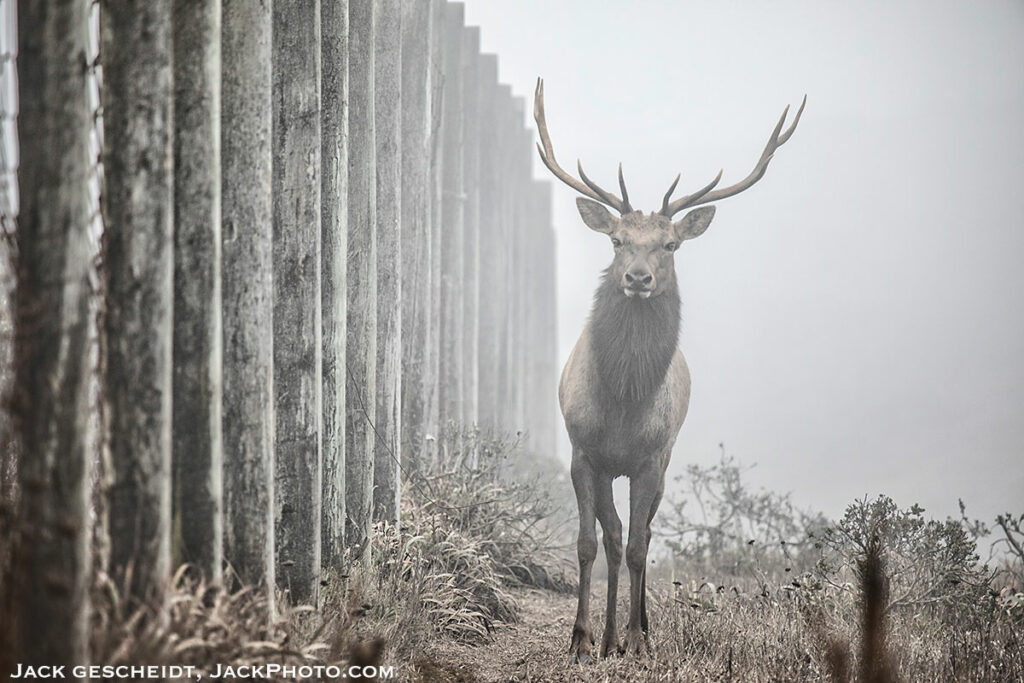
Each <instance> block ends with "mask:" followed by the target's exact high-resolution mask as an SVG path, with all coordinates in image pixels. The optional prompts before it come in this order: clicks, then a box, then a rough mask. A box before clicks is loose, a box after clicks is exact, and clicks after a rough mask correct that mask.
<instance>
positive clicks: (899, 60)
mask: <svg viewBox="0 0 1024 683" xmlns="http://www.w3.org/2000/svg"><path fill="white" fill-rule="evenodd" d="M466 21H467V23H468V24H472V25H479V26H480V27H481V36H482V46H483V49H484V50H485V51H488V52H495V53H497V54H498V55H499V68H500V77H501V78H502V79H503V81H504V82H507V83H511V84H512V87H513V90H514V92H515V93H516V94H518V95H522V96H526V100H527V111H528V112H532V102H533V97H532V93H533V86H534V83H535V80H536V78H537V76H543V77H544V79H545V100H546V109H547V112H546V113H547V120H548V127H549V130H550V132H551V136H552V141H553V145H554V148H555V152H556V154H557V157H558V159H559V161H560V163H561V164H562V166H563V167H565V168H567V169H569V168H572V166H573V164H572V162H573V160H574V159H575V158H576V157H579V158H581V159H582V161H583V164H584V168H585V169H586V170H587V173H588V175H590V176H591V177H592V178H594V179H595V180H597V182H599V183H601V184H602V185H604V186H606V187H610V188H611V189H616V190H617V187H616V183H615V175H614V173H615V168H616V166H617V164H618V162H619V161H621V162H622V163H623V167H624V170H625V177H626V182H627V187H628V189H629V194H630V199H631V200H632V203H633V205H634V206H637V207H638V208H643V209H644V210H645V211H650V210H653V209H657V208H659V207H660V201H661V196H662V194H663V193H664V192H665V190H666V189H667V187H668V185H669V183H670V182H671V180H672V178H674V177H675V175H676V173H678V172H680V171H681V172H682V174H683V179H682V180H681V181H680V186H679V190H678V194H682V193H686V192H692V191H693V190H695V189H696V188H698V187H700V186H703V185H704V184H705V183H707V182H708V181H709V180H710V179H711V178H713V177H714V175H715V173H717V172H718V169H719V168H724V169H725V174H724V176H723V179H722V186H725V185H728V184H731V183H734V182H736V181H737V180H739V179H741V178H743V177H745V176H746V175H747V173H748V172H749V171H750V169H751V168H752V167H753V164H754V163H755V162H756V160H757V158H758V156H759V155H760V153H761V150H762V148H763V146H764V144H765V141H766V140H767V138H768V135H769V133H770V132H771V130H772V128H773V126H774V124H775V122H776V120H777V118H778V116H779V115H780V114H781V112H782V109H783V107H784V106H785V105H786V104H792V105H793V109H794V110H795V108H796V107H797V106H798V105H799V102H800V99H801V97H802V96H803V94H804V93H807V95H808V103H807V109H806V111H805V113H804V117H803V119H802V120H801V123H800V126H799V128H798V129H797V131H796V133H795V134H794V135H793V137H792V138H791V139H790V141H789V142H788V143H787V144H786V145H785V146H784V147H782V148H781V149H780V150H779V151H778V152H777V153H776V155H775V158H774V160H773V161H772V163H771V166H770V167H769V169H768V173H767V174H766V176H765V178H764V179H762V180H761V182H760V183H758V184H757V185H755V186H754V187H753V188H752V189H750V190H748V191H747V192H745V193H743V194H741V195H739V196H737V197H733V198H730V199H727V200H724V201H722V202H719V203H718V205H717V206H718V213H717V215H716V218H715V220H714V222H713V223H712V225H711V227H710V228H709V229H708V231H707V232H706V233H705V234H704V235H703V236H702V237H700V238H698V239H696V240H694V241H690V242H686V243H685V244H684V245H683V247H682V248H681V249H680V250H679V251H678V252H677V255H676V266H677V272H678V275H679V282H680V287H681V291H682V298H683V328H682V335H681V340H680V344H681V347H682V349H683V352H684V354H685V355H686V358H687V361H688V363H689V365H690V371H691V374H692V376H693V391H692V395H691V400H690V413H689V416H688V417H687V420H686V424H684V425H683V429H682V432H681V433H680V436H679V440H678V442H677V444H676V449H675V454H674V457H673V463H672V467H671V468H670V473H674V472H675V473H678V472H679V471H681V470H682V468H683V466H684V465H685V464H686V463H688V462H699V463H702V464H710V463H712V462H714V461H715V460H716V459H717V457H718V443H719V442H722V441H724V442H725V445H726V450H727V451H728V452H729V453H730V454H732V455H734V456H736V457H737V458H739V459H740V460H741V461H743V462H744V463H747V464H753V463H757V467H756V469H755V470H753V471H752V472H751V473H750V474H749V475H748V476H749V480H750V482H751V483H752V484H754V485H755V486H764V487H766V488H768V489H771V490H776V491H780V492H786V491H791V492H792V496H793V499H794V501H795V502H796V503H797V504H799V505H801V506H806V507H811V508H814V509H818V510H822V511H824V512H825V513H827V514H829V515H832V516H837V515H840V514H841V513H842V510H843V508H844V506H845V505H846V504H847V503H849V502H850V501H852V500H853V499H854V498H857V497H860V496H863V495H865V494H867V495H871V496H874V495H876V494H878V493H880V492H884V493H887V494H890V495H892V496H893V497H894V498H895V499H896V501H897V503H898V504H900V505H901V506H904V507H905V506H909V505H910V504H912V503H915V502H917V503H920V504H921V505H923V506H924V507H925V508H926V509H927V510H928V512H929V514H931V515H934V516H936V517H939V518H942V517H945V516H946V515H956V514H957V508H956V504H957V498H958V497H961V498H963V499H964V501H965V502H966V504H967V506H968V512H969V513H970V514H972V515H974V516H978V517H982V518H985V519H989V520H991V518H992V517H993V516H994V515H995V514H996V513H998V512H1002V511H1016V512H1021V511H1022V510H1024V495H1022V491H1024V359H1022V357H1021V352H1022V351H1024V268H1022V267H1021V266H1020V264H1019V261H1020V260H1021V259H1022V258H1024V219H1022V215H1024V192H1022V191H1021V190H1020V188H1019V186H1020V184H1021V182H1022V181H1024V133H1022V125H1024V71H1022V65H1024V4H1021V3H1020V2H1011V1H1002V2H995V1H993V2H984V3H963V2H936V1H934V0H929V1H918V2H898V3H890V2H881V1H878V2H853V3H851V2H846V3H816V2H802V3H798V2H773V3H763V2H730V3H723V2H677V1H671V0H663V1H655V0H647V1H643V2H624V1H623V2H599V1H597V0H558V1H557V2H551V1H549V0H517V1H516V2H511V1H509V0H467V2H466ZM528 125H529V127H530V129H531V130H534V129H535V126H534V124H533V121H532V118H530V120H529V123H528ZM535 175H536V176H537V177H542V178H543V177H549V175H548V173H547V171H546V170H545V169H544V168H543V166H542V165H541V164H540V163H539V162H538V161H537V160H536V159H535ZM553 182H555V191H554V221H555V229H556V234H557V248H558V268H559V282H558V286H559V292H558V304H559V316H560V318H559V320H560V326H559V330H558V334H559V355H560V358H559V362H560V363H564V361H565V358H566V357H567V356H568V353H569V351H570V350H571V348H572V345H573V344H574V343H575V340H576V338H577V336H578V335H579V332H580V330H581V329H582V326H583V324H584V321H585V318H586V315H587V313H588V311H589V306H590V301H591V295H592V293H593V290H594V288H595V286H596V284H597V280H598V275H599V272H600V271H601V269H603V268H604V267H605V266H606V265H607V264H608V263H609V262H610V261H611V257H612V248H611V245H610V243H609V240H608V238H607V237H606V236H604V235H600V234H598V233H595V232H592V231H590V230H589V229H587V228H586V227H585V226H584V225H583V224H582V222H581V221H580V219H579V217H578V214H577V213H576V209H575V197H576V196H577V195H576V193H575V192H574V191H572V190H571V189H570V188H568V187H566V186H564V185H562V184H561V183H558V182H557V181H554V180H553ZM552 390H554V387H552ZM559 424H560V425H561V422H559ZM560 433H561V434H562V439H563V442H564V443H563V452H562V453H561V454H560V455H561V457H563V458H565V459H566V460H567V459H568V441H567V440H565V438H564V429H560Z"/></svg>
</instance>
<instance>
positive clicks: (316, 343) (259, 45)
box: [0, 0, 556, 664]
mask: <svg viewBox="0 0 1024 683" xmlns="http://www.w3.org/2000/svg"><path fill="white" fill-rule="evenodd" d="M14 5H15V0H0V16H2V17H3V27H2V31H0V52H2V54H0V98H2V99H0V108H2V111H0V128H2V132H3V140H2V143H3V147H2V151H3V156H2V157H0V162H2V167H0V181H2V182H0V200H2V201H0V207H2V209H3V222H4V226H5V231H6V234H8V235H10V237H11V239H10V240H9V241H8V243H7V245H8V247H9V249H8V251H9V252H10V256H11V258H12V260H11V263H10V267H8V266H7V264H5V270H4V276H5V278H6V280H5V281H10V282H12V283H13V286H12V289H13V291H11V292H10V296H9V297H7V296H5V297H4V301H3V304H4V305H3V306H2V307H0V310H2V311H3V312H4V317H3V320H2V323H3V327H2V328H0V331H2V332H3V337H2V348H0V359H3V360H4V365H3V368H4V374H3V379H4V380H5V389H6V392H7V393H8V395H9V397H10V405H11V411H10V415H9V416H6V417H10V418H12V419H11V420H7V422H9V423H10V424H9V425H8V427H9V430H8V432H7V434H8V437H7V440H6V441H5V443H4V461H3V463H2V472H3V476H4V481H3V487H2V491H3V496H4V502H5V505H9V506H11V507H12V509H17V510H18V515H19V519H20V520H21V522H22V529H23V532H22V533H21V535H20V538H21V545H20V548H21V550H20V551H19V552H23V553H24V554H23V558H24V562H25V566H26V567H27V571H25V572H24V573H23V574H22V576H23V581H24V582H28V584H29V585H24V586H21V587H20V588H21V589H22V590H19V591H18V592H17V593H16V595H17V598H16V602H18V604H19V609H18V612H19V613H20V615H21V635H22V641H23V645H24V648H25V658H24V660H23V661H25V662H26V663H32V662H39V663H46V664H57V663H61V662H65V661H66V662H77V661H81V660H82V659H83V658H84V657H85V656H86V654H85V642H86V641H85V633H86V614H87V608H88V605H87V601H88V598H87V590H86V589H87V586H88V582H89V577H90V576H91V574H92V570H93V569H94V568H95V567H94V566H93V562H94V561H95V560H94V555H93V553H92V551H91V548H92V549H98V550H99V552H98V553H97V555H96V556H98V557H99V558H100V560H99V563H100V564H101V565H103V566H104V567H105V568H109V570H110V571H111V572H112V573H113V574H114V575H115V576H120V577H123V576H125V575H126V571H127V570H128V569H129V568H130V569H131V572H130V574H129V575H130V576H131V582H130V584H128V585H127V591H128V595H127V596H126V597H128V598H130V599H134V600H149V599H155V598H158V597H159V595H160V592H161V588H162V586H164V585H165V582H166V580H167V577H168V574H169V572H170V570H171V567H172V566H173V565H175V564H177V563H179V562H182V561H191V562H193V563H195V565H196V567H197V568H198V569H199V570H200V571H201V572H202V573H203V574H204V575H205V576H207V577H208V578H209V579H211V580H214V581H217V580H221V575H222V571H223V569H224V567H228V568H230V571H231V572H232V576H233V577H237V579H238V580H240V581H242V582H246V583H255V584H259V585H263V586H274V585H277V586H280V587H283V588H285V589H287V590H288V591H290V596H291V599H292V600H294V601H316V600H317V599H318V595H317V591H318V587H319V585H320V579H321V577H322V576H323V575H324V573H325V572H329V571H331V570H335V569H338V568H339V567H340V566H341V564H342V561H343V558H344V556H345V553H346V551H349V552H351V553H352V554H353V556H359V555H360V554H362V556H364V557H365V556H367V554H366V553H365V552H364V546H365V544H366V541H367V539H368V537H369V536H370V535H371V533H372V524H373V522H374V521H375V520H390V521H392V522H394V521H396V520H398V518H399V509H400V507H399V501H400V496H401V488H402V484H403V480H404V479H405V476H406V472H407V471H408V470H410V469H411V468H413V467H414V466H419V465H422V464H424V461H425V459H430V458H433V457H435V456H436V449H437V448H438V445H439V444H440V443H441V441H442V435H443V434H445V433H446V431H449V432H450V431H457V430H452V429H449V427H450V426H452V427H458V428H461V429H462V430H464V432H465V431H469V432H472V431H473V430H479V431H480V432H482V433H485V434H494V435H507V434H516V433H520V432H521V433H523V434H525V437H524V440H523V448H524V449H526V450H529V451H533V452H535V453H537V454H539V455H541V456H548V457H551V456H553V452H554V447H555V446H554V444H555V437H554V434H555V427H554V415H555V407H554V401H555V386H556V374H555V336H554V335H555V308H554V301H555V260H554V237H553V234H552V226H551V220H550V212H551V207H550V204H551V195H550V189H549V187H548V185H547V184H546V183H542V182H539V181H536V180H534V179H533V178H532V172H531V157H532V154H533V139H532V132H531V131H530V130H528V129H527V128H526V127H525V120H526V119H525V110H526V107H527V105H526V103H525V101H524V100H523V99H522V98H520V97H517V96H515V95H513V94H512V92H511V90H510V88H509V87H508V86H507V85H503V84H501V83H500V82H499V81H498V59H497V57H496V56H494V55H488V54H481V52H480V30H479V29H478V28H476V27H469V26H466V24H465V16H464V8H463V6H462V5H461V4H460V3H451V2H443V1H441V0H424V1H422V2H404V1H401V0H347V2H346V1H340V2H327V0H324V1H323V2H318V1H317V0H275V1H274V2H273V3H272V7H271V3H257V2H247V1H241V0H223V1H221V0H148V1H147V2H144V3H139V2H131V1H129V0H106V2H104V3H103V5H102V12H103V16H102V17H100V16H99V13H100V10H99V8H98V6H97V4H95V3H94V2H92V1H91V0H54V1H53V2H46V3H42V2H37V1H36V0H23V1H22V2H18V3H17V8H16V9H17V15H18V16H17V35H16V36H15V33H14V26H15V24H14V21H13V19H14V15H15V6H14ZM15 65H17V70H18V74H17V80H15V76H14V68H15ZM15 83H17V87H15V85H14V84H15ZM19 110H20V116H18V112H19ZM19 147H20V155H19V154H18V153H17V151H18V148H19ZM19 159H20V165H19V161H18V160H19ZM15 172H16V175H15ZM15 181H16V183H15ZM100 200H102V201H100ZM100 207H102V212H101V211H100V210H99V209H100ZM6 417H5V419H6ZM470 442H472V440H471V439H467V440H466V443H470ZM94 481H96V482H98V484H96V485H95V486H94V485H93V482H94ZM90 520H96V521H95V523H91V522H90ZM270 593H271V594H272V593H273V592H272V591H270Z"/></svg>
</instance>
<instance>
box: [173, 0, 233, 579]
mask: <svg viewBox="0 0 1024 683" xmlns="http://www.w3.org/2000/svg"><path fill="white" fill-rule="evenodd" d="M220 12H221V8H220V0H203V1H201V2H195V1H193V0H174V29H173V30H174V36H173V42H174V112H175V113H174V223H175V231H174V349H173V358H174V370H173V383H174V396H173V400H172V404H173V405H172V414H173V425H172V461H173V476H174V493H173V504H172V506H173V508H174V520H175V522H176V526H177V529H178V530H179V538H180V548H179V553H178V556H177V557H176V558H175V563H180V562H191V563H193V564H194V565H195V566H196V568H197V569H198V570H199V572H200V573H201V574H202V575H203V576H204V577H206V579H207V580H208V581H212V582H214V583H219V582H220V579H221V564H222V559H223V554H222V553H223V550H222V549H223V539H224V521H223V520H224V517H223V486H222V470H223V466H224V462H223V458H224V451H223V443H222V435H221V430H222V417H221V393H222V362H221V357H222V352H221V343H222V341H221V339H222V335H221V272H220V271H221V263H220V260H221V259H220V257H221V234H220V233H221V206H220V33H221V17H220Z"/></svg>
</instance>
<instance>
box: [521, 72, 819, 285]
mask: <svg viewBox="0 0 1024 683" xmlns="http://www.w3.org/2000/svg"><path fill="white" fill-rule="evenodd" d="M805 104H807V96H806V95H805V96H804V99H803V102H802V103H801V104H800V109H799V110H797V113H796V117H795V118H794V119H793V123H792V124H790V126H789V128H787V129H786V131H785V132H782V126H783V124H784V123H785V121H786V116H787V114H788V113H789V107H788V106H787V107H786V109H785V110H784V111H783V112H782V116H781V117H779V122H778V123H777V124H776V125H775V130H773V131H772V134H771V137H769V138H768V144H767V145H765V148H764V151H763V152H762V153H761V158H760V159H758V161H757V164H756V165H755V166H754V170H752V171H751V172H750V174H749V175H748V176H747V177H746V178H744V179H743V180H741V181H740V182H738V183H736V184H734V185H730V186H729V187H724V188H720V189H717V190H716V189H715V188H716V187H717V186H718V182H719V181H720V180H721V179H722V171H719V172H718V175H717V176H715V178H714V179H713V180H712V181H711V182H710V183H708V184H707V185H705V186H704V187H702V188H700V189H699V190H697V191H696V192H694V193H692V194H688V195H686V196H684V197H680V198H678V199H676V200H674V201H673V200H672V193H673V192H675V189H676V185H677V184H678V183H679V178H680V176H678V175H677V176H676V178H675V180H673V181H672V185H671V186H670V187H669V188H668V192H666V193H665V198H664V199H663V200H662V203H661V209H660V210H659V211H657V212H652V213H650V214H645V213H644V212H643V211H638V210H635V209H633V207H632V206H631V205H630V203H629V195H628V194H627V192H626V182H625V180H623V177H622V164H619V189H620V191H621V192H622V197H621V198H620V197H618V196H616V195H615V194H612V193H611V192H608V191H607V190H605V189H603V188H601V187H600V186H599V185H598V184H597V183H595V182H594V181H592V180H591V179H590V178H588V177H587V174H586V173H584V172H583V165H582V164H581V163H580V162H579V161H578V160H577V162H576V167H577V170H578V171H579V176H580V179H576V178H574V177H573V176H571V175H569V174H568V173H566V172H565V171H564V170H563V169H562V167H561V166H559V165H558V162H557V161H555V151H554V149H553V148H552V146H551V138H550V137H549V136H548V127H547V122H546V121H545V118H544V81H543V80H542V79H540V78H538V79H537V90H536V92H535V94H534V104H533V116H534V119H536V121H537V130H538V132H539V133H540V142H539V143H537V151H538V152H540V159H541V161H543V162H544V165H545V166H547V167H548V170H549V171H551V172H552V173H553V174H554V175H555V177H556V178H558V179H559V180H561V181H562V182H564V183H565V184H566V185H568V186H569V187H571V188H573V189H574V190H576V191H577V192H579V193H580V194H582V195H584V196H583V197H578V198H577V199H576V207H577V208H578V209H579V212H580V217H582V218H583V222H584V223H585V224H586V225H587V227H589V228H591V229H592V230H596V231H597V232H603V233H605V234H606V235H608V236H609V237H611V241H612V246H613V248H614V249H615V259H614V260H613V261H612V264H611V266H610V267H609V276H610V277H612V278H615V279H616V280H617V281H618V282H619V284H620V286H621V289H622V293H623V294H624V295H625V296H627V297H630V298H633V297H639V298H641V299H647V298H649V297H651V296H657V295H659V294H662V293H663V292H664V291H665V290H666V288H667V287H669V286H671V285H673V284H674V283H675V260H674V256H675V252H676V250H677V249H678V248H679V245H680V244H682V243H683V242H684V241H685V240H690V239H693V238H694V237H699V236H700V235H702V234H703V233H704V231H705V230H707V228H708V226H709V225H710V224H711V219H712V218H714V217H715V207H713V206H701V205H703V204H710V203H712V202H716V201H718V200H719V199H725V198H726V197H731V196H733V195H735V194H739V193H740V192H742V191H743V190H746V189H747V188H749V187H750V186H751V185H753V184H754V183H756V182H757V181H758V180H760V179H761V178H762V177H763V176H764V174H765V171H767V170H768V162H769V161H771V159H772V156H773V155H774V154H775V150H777V149H778V148H779V147H781V146H782V145H783V144H785V142H786V141H787V140H789V138H790V136H791V135H792V134H793V131H794V130H796V125H797V123H799V122H800V114H802V113H803V111H804V105H805ZM581 180H582V182H581ZM605 206H609V207H611V208H613V209H615V210H616V211H617V212H618V213H619V216H618V217H616V216H614V215H612V213H611V212H610V211H608V209H606V208H605ZM698 206H699V207H700V208H694V209H693V210H692V211H690V212H689V213H687V214H686V215H685V216H683V217H682V218H681V219H680V220H678V221H674V222H673V220H672V219H673V217H674V216H675V215H676V214H677V213H679V212H680V211H682V210H683V209H687V208H691V207H698Z"/></svg>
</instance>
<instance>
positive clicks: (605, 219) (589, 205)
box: [576, 197, 619, 234]
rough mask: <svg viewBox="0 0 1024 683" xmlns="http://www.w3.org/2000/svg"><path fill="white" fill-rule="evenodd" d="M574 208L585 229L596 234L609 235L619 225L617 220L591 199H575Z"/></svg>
mask: <svg viewBox="0 0 1024 683" xmlns="http://www.w3.org/2000/svg"><path fill="white" fill-rule="evenodd" d="M576 208H577V209H579V212H580V217H581V218H583V222H584V223H586V224H587V227H588V228H590V229H591V230H597V231H598V232H603V233H606V234H607V233H610V232H612V231H613V230H615V226H617V225H618V224H619V219H618V218H616V217H615V216H613V215H612V214H611V212H610V211H609V210H608V209H606V208H604V207H603V206H601V205H600V204H598V203H597V202H595V201H594V200H592V199H585V198H583V197H577V198H576Z"/></svg>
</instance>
